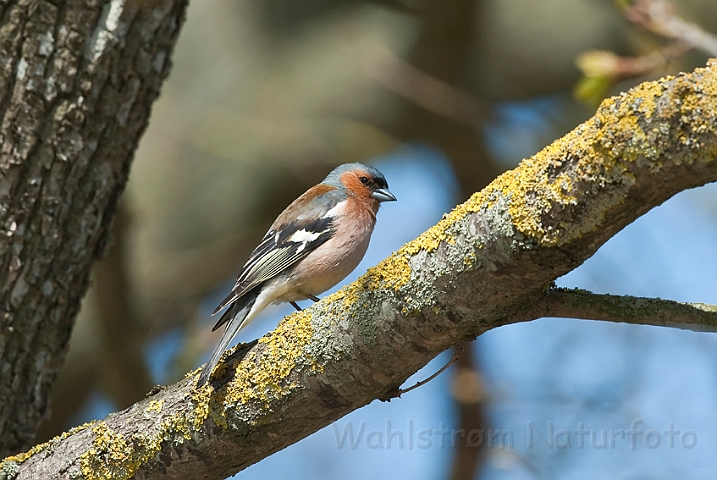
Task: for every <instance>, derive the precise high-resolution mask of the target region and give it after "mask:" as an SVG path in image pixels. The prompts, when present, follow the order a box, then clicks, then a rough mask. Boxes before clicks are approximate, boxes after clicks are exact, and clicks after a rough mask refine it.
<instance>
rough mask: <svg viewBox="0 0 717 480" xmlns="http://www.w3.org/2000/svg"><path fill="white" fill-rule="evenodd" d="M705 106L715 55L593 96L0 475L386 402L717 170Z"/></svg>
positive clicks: (178, 450)
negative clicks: (588, 110)
mask: <svg viewBox="0 0 717 480" xmlns="http://www.w3.org/2000/svg"><path fill="white" fill-rule="evenodd" d="M715 112H717V64H711V65H710V66H709V67H708V68H705V69H698V70H696V71H694V72H692V73H689V74H684V75H680V76H679V77H675V78H666V79H663V80H660V81H658V82H649V83H645V84H643V85H641V86H639V87H637V88H636V89H633V90H632V91H631V92H629V93H627V94H623V95H620V96H619V97H614V98H611V99H608V100H606V101H605V102H603V104H602V106H601V107H600V109H599V110H598V111H597V113H596V114H595V116H594V117H593V118H592V119H590V120H588V121H587V122H586V123H584V124H582V125H580V126H578V127H577V128H576V129H575V130H574V131H573V132H571V133H570V134H568V135H566V136H565V137H563V138H561V139H559V140H557V141H556V142H555V143H553V144H552V145H550V146H549V147H547V148H546V149H544V150H543V151H542V152H540V153H538V154H537V155H535V156H533V157H531V158H529V159H526V160H524V161H523V162H522V163H521V164H520V165H519V166H518V167H517V168H516V169H514V170H512V171H510V172H507V173H505V174H504V175H501V176H500V177H498V178H497V179H496V180H495V181H494V182H493V183H491V185H489V186H488V187H486V188H485V189H484V190H483V191H481V192H480V193H477V194H475V195H473V196H472V197H471V199H470V200H468V201H467V202H465V203H464V204H462V205H459V206H458V207H457V208H456V209H455V210H454V211H453V212H451V213H450V214H448V215H446V216H445V217H444V218H443V220H441V222H439V223H438V224H437V225H436V226H435V227H433V228H431V229H430V230H428V231H427V232H425V233H424V234H423V235H421V236H420V237H419V238H417V239H416V240H414V241H412V242H410V243H408V244H407V245H405V246H404V247H402V248H401V249H400V250H399V251H398V252H396V253H395V254H393V255H392V256H391V257H389V258H387V259H386V260H384V261H383V262H381V263H380V264H379V265H378V266H376V267H374V268H372V269H370V270H369V271H368V272H367V273H366V274H365V275H364V276H363V277H361V278H360V279H359V280H358V281H356V282H354V283H353V284H351V285H349V286H347V287H345V288H344V289H342V290H341V291H339V292H338V293H336V294H334V295H331V296H329V297H327V298H325V299H324V300H323V301H321V302H319V303H317V304H315V305H314V306H312V307H311V308H309V309H307V310H304V311H302V312H297V313H294V314H293V315H291V316H289V317H287V318H285V319H284V320H283V321H282V322H281V323H280V324H279V326H278V327H277V329H276V330H274V331H273V332H271V333H270V334H268V335H266V336H265V337H263V338H261V339H260V340H259V341H258V343H256V344H255V345H248V346H243V347H240V348H239V349H238V350H237V351H236V352H235V353H234V354H233V357H234V358H233V359H232V360H231V361H230V362H227V363H225V364H224V368H223V370H222V368H221V367H220V369H219V371H218V372H217V375H218V377H219V378H215V379H214V381H213V383H212V384H211V385H207V386H205V387H203V388H202V389H201V390H199V391H195V390H194V383H195V381H196V372H195V373H193V374H191V375H190V376H189V377H188V378H186V379H184V380H183V381H181V382H179V383H177V384H175V385H172V386H170V387H168V388H166V389H164V390H162V391H160V392H156V393H155V394H154V395H152V396H151V397H149V398H147V399H145V400H143V401H141V402H139V403H137V404H135V405H133V406H132V407H130V408H129V409H127V410H125V411H123V412H119V413H116V414H112V415H110V416H109V417H107V418H106V419H105V420H104V421H100V422H95V423H92V424H89V425H86V426H83V427H80V428H78V429H76V430H74V431H72V432H69V433H68V434H67V435H64V436H61V437H58V438H57V439H56V440H54V441H51V442H50V443H48V444H46V445H43V446H40V447H37V448H36V449H34V450H33V451H31V452H29V453H28V454H23V455H19V456H16V457H12V458H8V459H6V460H5V461H4V462H3V463H2V465H1V466H0V478H13V479H31V478H46V479H55V478H65V477H70V478H88V479H89V478H110V479H119V478H122V479H124V478H130V477H133V478H136V479H155V478H164V479H173V478H176V479H179V478H198V479H199V478H206V479H214V478H216V479H219V478H224V477H226V476H228V475H231V474H233V473H235V472H237V471H239V470H242V469H243V468H246V467H247V466H249V465H251V464H253V463H255V462H257V461H259V460H261V459H262V458H264V457H266V456H268V455H270V454H272V453H274V452H276V451H278V450H281V449H282V448H284V447H286V446H288V445H290V444H292V443H294V442H296V441H298V440H300V439H302V438H304V437H306V436H307V435H309V434H311V433H313V432H315V431H316V430H318V429H320V428H322V427H324V426H326V425H328V424H330V423H331V422H333V421H335V420H337V419H338V418H340V417H342V416H343V415H345V414H347V413H348V412H350V411H352V410H355V409H357V408H360V407H361V406H363V405H366V404H368V403H370V402H371V401H373V400H374V399H377V398H385V397H386V396H387V394H388V393H389V392H390V391H392V390H393V389H395V388H396V387H397V386H399V385H401V384H402V383H403V382H404V381H405V380H406V378H408V377H409V376H410V375H411V374H412V373H414V372H415V371H416V370H418V369H419V368H420V367H422V366H423V365H425V364H426V363H427V362H428V361H429V360H431V359H432V358H433V357H435V356H436V355H437V354H439V353H440V352H442V351H444V350H445V349H447V348H449V347H450V346H451V345H454V344H455V343H457V342H458V341H460V340H463V339H470V338H474V337H475V336H477V335H479V334H481V333H483V332H485V331H487V330H489V329H492V328H494V327H497V326H500V325H505V324H508V323H514V322H517V321H525V320H529V319H533V318H535V314H536V312H535V305H536V304H540V303H541V302H544V301H545V300H544V299H545V296H546V292H548V291H549V289H550V286H551V284H552V282H553V281H554V280H555V279H556V278H557V277H559V276H561V275H564V274H565V273H567V272H568V271H570V270H572V269H574V268H575V267H577V266H578V265H580V264H581V263H582V262H583V261H585V260H586V259H587V258H588V257H590V256H591V255H592V254H593V253H594V252H595V250H597V248H598V247H599V246H600V245H602V244H603V243H604V242H605V241H607V240H608V239H609V238H610V237H611V236H612V235H614V234H615V233H616V232H617V231H619V230H620V229H621V228H623V227H624V226H625V225H627V224H629V223H630V222H632V221H633V220H634V219H635V218H637V217H638V216H639V215H641V214H643V213H645V212H646V211H648V210H649V209H650V208H652V207H654V206H656V205H659V204H660V203H662V202H663V201H665V200H666V199H668V198H669V197H670V196H672V195H674V194H675V193H677V192H679V191H681V190H684V189H686V188H690V187H694V186H698V185H702V184H704V183H707V182H710V181H714V180H715V179H717V162H715V156H716V155H717V119H715ZM556 310H557V308H556ZM541 314H542V313H541ZM3 475H4V477H3Z"/></svg>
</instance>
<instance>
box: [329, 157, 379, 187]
mask: <svg viewBox="0 0 717 480" xmlns="http://www.w3.org/2000/svg"><path fill="white" fill-rule="evenodd" d="M357 169H360V170H364V171H365V172H366V173H368V174H369V175H371V176H372V177H373V180H374V182H376V183H377V184H378V185H380V186H382V187H384V186H385V187H388V183H387V182H386V177H384V176H383V173H381V172H379V171H378V170H377V169H375V168H373V167H371V166H369V165H364V164H363V163H358V162H354V163H344V164H343V165H339V166H338V167H336V168H334V169H333V170H331V173H329V174H328V175H327V176H326V178H325V179H324V181H323V182H321V183H323V184H325V185H331V186H332V187H341V180H340V178H339V177H341V174H342V173H346V172H350V171H351V170H357Z"/></svg>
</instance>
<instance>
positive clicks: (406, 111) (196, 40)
mask: <svg viewBox="0 0 717 480" xmlns="http://www.w3.org/2000/svg"><path fill="white" fill-rule="evenodd" d="M643 1H644V0H643ZM629 5H631V4H630V3H627V4H626V3H625V2H622V4H621V5H619V6H616V5H615V4H613V2H612V1H611V0H541V1H533V0H454V1H448V2H445V1H436V0H405V1H401V0H374V1H360V0H341V1H336V0H334V1H328V0H234V1H231V2H226V1H219V0H201V1H195V2H192V3H191V5H190V7H189V12H188V18H187V22H186V24H185V26H184V29H183V32H182V35H181V37H180V39H179V43H178V45H177V48H176V51H175V54H174V59H173V62H174V67H173V71H172V74H171V76H170V78H169V79H168V80H167V82H166V83H165V85H164V87H163V90H162V94H161V97H160V99H159V100H158V102H157V103H156V105H155V107H154V110H153V113H152V118H151V121H150V126H149V128H148V130H147V132H146V133H145V135H144V137H143V138H142V140H141V143H140V147H139V149H138V151H137V154H136V160H135V162H134V166H133V170H132V173H131V176H130V182H129V185H128V188H127V192H126V193H125V195H124V197H123V199H122V204H121V208H120V211H119V213H118V217H117V220H116V222H115V224H114V227H113V228H114V233H113V244H112V246H111V247H110V248H109V249H108V252H107V255H106V258H104V259H103V260H102V261H101V262H100V263H99V264H98V265H97V268H96V270H95V272H94V275H93V279H94V281H93V287H92V289H91V290H90V292H89V294H88V295H87V298H86V299H85V302H84V305H83V309H82V312H81V314H80V317H79V319H78V321H77V326H76V328H75V331H74V333H73V339H72V344H71V349H70V352H69V354H68V356H67V360H66V364H65V367H64V369H63V371H62V373H61V375H60V378H59V379H58V381H57V384H56V386H55V390H54V393H53V397H52V405H51V409H52V416H51V417H50V418H48V419H47V421H46V422H45V423H44V424H43V425H42V427H41V430H40V434H39V436H40V438H39V439H38V440H44V439H47V438H48V437H50V436H52V435H55V434H57V433H59V432H61V431H62V430H64V429H66V428H68V427H70V426H72V425H73V424H76V423H79V422H81V421H84V420H87V419H91V418H99V417H102V416H103V415H104V414H106V413H108V412H109V411H112V410H116V409H120V408H124V407H127V406H128V405H130V404H131V403H133V402H135V401H137V400H139V399H141V398H143V397H144V395H145V394H146V393H147V392H148V391H149V390H150V388H151V387H152V386H153V385H154V384H156V383H160V382H161V383H171V382H173V381H176V380H178V379H179V378H181V376H182V375H184V374H185V373H186V372H187V371H189V370H191V369H192V368H195V367H197V366H198V365H199V364H200V363H201V362H202V361H203V360H204V359H205V356H206V355H207V353H208V351H209V350H210V349H211V347H212V346H213V345H214V344H215V342H216V341H217V338H218V337H217V336H216V334H211V333H210V329H211V327H212V325H213V322H212V320H211V319H210V317H209V315H208V313H209V311H210V310H211V308H213V306H214V303H216V301H218V300H219V299H220V297H222V296H223V294H224V293H225V291H226V290H228V288H229V286H230V284H231V282H232V280H233V278H234V276H235V275H236V273H237V272H238V269H239V267H240V265H241V264H242V263H243V261H244V259H245V258H246V256H247V254H248V252H249V251H250V250H251V248H252V247H253V246H255V244H256V243H257V241H258V239H259V238H261V236H262V235H263V233H264V232H265V231H266V229H267V227H268V226H269V225H270V223H271V221H272V220H273V219H274V218H275V216H276V215H277V214H278V213H279V212H280V211H281V210H282V209H283V208H284V207H285V206H286V205H287V204H288V203H289V202H290V201H291V200H293V199H294V198H295V197H296V196H298V195H299V194H300V193H301V192H303V191H304V190H305V189H306V188H308V187H309V186H310V185H312V184H314V183H316V182H317V181H319V180H320V179H321V178H323V176H324V175H325V174H326V173H327V172H328V171H329V170H330V169H331V168H332V167H333V166H335V165H337V164H339V163H344V162H352V161H363V162H375V161H376V160H377V159H378V160H379V162H380V166H381V168H382V169H384V168H385V170H386V171H384V173H385V174H386V176H387V178H388V180H389V183H390V184H391V186H392V189H394V188H393V187H394V185H398V187H397V189H398V190H401V191H402V194H401V193H400V192H397V195H398V196H399V202H398V203H399V204H401V203H403V205H402V206H400V208H402V210H396V212H400V213H396V212H394V213H393V214H389V213H386V212H387V211H388V208H391V207H392V206H389V207H388V208H384V211H382V213H381V214H380V215H379V222H378V223H379V227H381V228H382V229H383V230H382V232H384V233H381V235H384V236H383V237H380V238H381V239H377V240H376V241H375V242H374V243H375V244H377V245H378V246H379V247H381V248H383V250H381V249H379V250H376V248H378V247H376V248H375V247H374V246H373V245H372V252H373V253H372V254H371V253H370V255H369V257H370V258H371V261H372V262H373V263H375V262H376V261H378V260H379V259H380V258H382V257H383V256H385V255H387V254H388V253H389V252H390V251H391V249H395V248H397V247H398V246H400V245H401V243H403V242H404V241H407V240H409V239H411V238H412V237H413V236H415V235H417V234H418V233H420V231H421V230H422V229H424V228H426V227H428V226H430V225H431V224H432V223H434V222H435V221H436V220H437V219H438V218H440V215H441V213H442V212H444V211H447V210H449V209H450V208H451V206H452V205H455V204H456V203H457V202H459V201H461V200H462V199H465V198H467V197H468V196H469V195H470V194H471V193H472V192H474V191H477V190H479V189H480V188H482V187H483V186H485V185H486V184H487V183H488V182H490V181H491V180H492V179H493V178H494V177H495V176H496V175H498V174H499V173H500V172H501V171H503V170H505V169H507V168H510V167H511V166H514V165H515V164H517V162H518V161H519V160H520V159H521V158H522V157H524V156H527V155H530V154H532V153H534V152H535V151H537V150H538V149H540V148H541V147H542V146H544V145H546V144H548V143H550V142H551V141H552V140H553V139H555V138H557V137H559V136H560V135H561V134H563V133H565V132H566V131H568V130H570V129H572V128H573V127H574V126H576V125H577V124H578V123H579V122H580V121H582V120H583V119H585V118H587V117H589V116H590V115H591V113H592V112H593V111H594V107H595V100H596V99H599V98H600V96H601V95H602V94H606V93H610V92H613V93H614V92H617V91H620V90H622V89H624V88H627V87H629V85H630V84H631V83H636V82H639V81H642V80H645V79H649V78H651V77H659V76H662V75H664V74H668V73H675V72H677V71H681V70H691V69H693V68H694V67H695V66H697V65H700V64H704V62H705V60H706V58H707V56H706V54H705V53H704V52H703V51H699V50H690V48H682V49H680V51H679V55H672V56H669V57H667V56H663V57H664V58H663V57H660V58H662V59H663V60H664V61H662V62H660V61H658V62H653V63H652V64H650V68H649V69H645V70H644V71H639V72H634V71H633V72H632V74H630V75H621V74H614V75H613V74H612V73H611V72H609V71H607V70H609V67H605V65H604V63H600V64H599V65H598V67H597V69H598V73H597V75H593V76H592V77H591V76H590V74H586V77H584V78H582V80H581V75H582V74H581V72H580V70H579V69H578V68H577V67H576V58H579V57H580V55H581V54H584V53H585V52H590V51H594V50H601V51H605V52H612V54H613V55H614V57H610V58H617V57H618V56H621V58H630V57H631V56H632V57H640V56H645V55H651V54H653V57H654V54H655V52H658V53H659V52H660V51H661V49H664V48H665V46H666V45H668V44H670V42H671V41H672V40H674V39H670V38H665V36H664V35H663V36H662V37H661V36H660V35H656V34H655V33H654V32H650V31H646V29H644V28H639V26H636V24H635V22H634V21H633V22H632V23H631V22H630V21H629V20H628V19H627V18H626V15H624V8H626V6H629ZM675 13H676V14H678V15H679V17H681V18H683V19H686V20H688V21H695V22H696V23H697V24H699V26H700V27H701V28H703V29H704V30H706V31H717V2H715V1H714V0H675ZM653 57H651V58H653ZM603 58H604V57H599V58H598V60H600V59H603ZM590 60H592V64H591V65H592V67H593V68H592V70H590V65H589V66H588V73H590V72H592V73H594V72H595V63H596V61H597V60H595V57H591V58H590V59H588V63H589V64H590ZM597 63H599V62H597ZM584 64H585V62H583V65H582V67H581V68H583V71H585V65H584ZM606 69H607V70H606ZM595 76H597V77H599V79H600V80H599V81H598V83H597V84H596V83H595V81H594V78H595ZM628 77H630V78H628ZM591 78H592V79H593V80H591ZM586 81H587V82H588V84H587V85H586V83H585V82H586ZM590 81H592V82H593V83H590ZM576 87H577V90H576V91H577V94H578V96H580V97H581V99H582V100H583V101H582V102H580V101H576V100H574V96H573V91H574V89H576ZM591 102H592V103H591ZM390 173H392V174H393V175H394V176H393V177H392V176H391V175H390ZM421 175H422V176H421ZM408 182H410V183H408ZM438 189H440V192H438V191H437V190H438ZM710 198H711V197H710ZM421 201H425V202H427V203H425V204H422V203H421ZM411 202H413V205H411ZM708 203H709V202H708ZM397 208H399V206H398V204H397ZM382 215H393V216H392V217H388V218H390V219H391V220H387V217H383V218H382ZM382 221H383V222H386V224H385V225H382ZM401 222H403V223H401ZM409 223H410V224H409ZM377 235H379V232H377ZM384 238H388V239H390V240H383V239H384ZM377 252H378V253H377ZM371 255H373V256H371ZM369 265H370V264H369ZM365 267H366V265H363V264H362V266H361V267H359V270H361V269H364V270H365ZM362 271H363V270H362ZM358 273H360V272H357V273H356V274H358ZM605 275H607V276H609V274H607V273H606V274H605ZM610 285H612V284H610V283H609V282H608V284H607V287H606V290H608V291H609V290H610ZM570 286H575V285H570ZM628 290H629V288H628ZM612 293H623V292H614V291H613V292H612ZM624 293H631V292H624ZM696 300H700V299H696ZM702 300H704V301H707V299H702ZM278 312H279V313H277V312H275V313H273V314H271V315H272V316H273V317H274V321H276V320H277V317H278V316H280V313H282V312H285V311H284V310H279V311H278ZM271 327H272V324H269V325H267V324H264V325H263V326H260V327H259V328H260V330H256V331H254V330H252V331H251V332H249V333H251V334H253V335H254V336H251V335H250V334H249V333H247V334H243V335H242V338H241V339H242V340H245V341H246V340H249V339H251V338H256V336H258V335H261V334H263V333H264V332H265V331H267V330H268V329H270V328H271ZM516 328H518V327H516ZM527 328H531V327H530V326H527ZM216 333H219V332H216ZM487 348H488V350H490V347H487ZM509 351H510V350H509ZM501 352H502V355H508V356H510V353H505V352H504V351H501ZM478 358H486V356H485V354H481V351H480V350H475V348H474V347H468V348H467V349H466V352H465V353H464V355H463V356H462V357H461V361H460V364H459V366H458V367H453V368H452V369H451V370H450V371H449V373H447V374H444V375H443V379H442V380H439V381H438V382H436V384H437V386H435V387H430V388H429V387H424V388H423V389H420V390H418V391H416V392H412V393H411V394H410V395H412V396H413V398H415V399H423V400H421V402H423V405H424V406H428V405H444V404H443V403H441V401H440V400H436V399H435V398H436V397H440V398H445V399H446V400H445V401H446V402H449V406H444V407H436V408H437V409H438V412H437V413H435V412H434V413H435V414H436V415H438V416H439V417H440V414H441V412H443V413H445V414H446V415H447V416H449V417H450V418H452V420H451V421H450V422H448V420H446V422H447V423H451V422H452V423H451V424H453V425H458V426H461V427H465V428H467V429H469V428H488V426H489V425H490V423H494V422H496V421H498V420H499V417H497V416H495V415H494V414H491V413H490V412H491V411H492V410H491V409H493V410H495V411H499V410H500V408H501V407H500V402H502V401H505V398H501V396H500V395H497V396H496V394H495V392H494V394H493V395H491V394H490V393H488V394H487V393H486V389H488V390H489V389H490V388H489V387H486V386H485V385H484V380H483V378H482V377H481V376H480V375H479V373H478V371H479V370H480V368H479V367H478V365H477V364H476V362H477V359H478ZM489 359H490V358H489ZM555 361H556V362H560V361H562V360H555ZM432 366H433V364H432ZM439 366H440V362H439V363H438V364H436V368H438V367H439ZM440 382H450V385H448V383H445V384H444V385H443V386H441V384H440ZM421 390H424V391H423V392H422V391H421ZM499 390H500V389H499ZM446 392H449V393H448V394H447V393H446ZM407 397H408V395H407ZM399 401H402V402H406V403H404V407H405V408H407V409H408V410H409V411H410V410H411V408H413V407H408V405H413V404H412V403H410V402H411V401H412V402H414V403H415V402H417V401H419V400H406V399H401V400H399ZM436 402H438V403H436ZM496 402H498V403H499V405H497V406H496ZM372 407H373V406H372ZM392 407H393V408H395V406H394V404H393V402H392V404H391V405H381V406H379V407H376V408H380V409H382V410H380V412H386V411H387V410H386V408H392ZM416 408H418V407H416ZM535 408H537V407H535ZM486 409H487V410H486ZM496 409H497V410H496ZM364 411H366V409H363V410H361V411H359V412H355V414H354V415H356V414H360V413H361V412H364ZM446 412H448V413H446ZM378 415H379V417H380V416H381V415H384V417H382V418H385V415H386V413H379V414H378ZM489 417H490V418H491V422H490V423H488V422H487V420H486V419H487V418H489ZM355 418H360V417H355ZM440 418H442V417H440ZM533 418H538V417H533ZM540 418H542V417H540ZM441 421H442V420H441ZM534 421H535V420H534ZM435 423H437V421H433V424H435ZM327 435H328V434H327ZM312 438H313V437H312ZM310 440H311V439H308V440H307V441H306V442H309V445H317V444H316V442H315V441H314V443H313V444H311V443H310ZM302 443H305V442H302ZM324 443H327V442H324ZM328 443H329V444H330V445H328V446H326V445H325V444H324V445H323V447H316V448H324V450H323V452H324V453H315V455H314V456H312V454H309V456H308V457H307V456H306V451H307V448H309V447H306V446H304V447H301V448H302V449H303V450H300V451H301V452H304V453H302V457H301V458H303V462H309V463H311V462H318V463H321V462H327V461H328V460H327V458H329V457H332V453H331V452H333V451H335V450H336V446H335V445H334V444H333V443H332V441H331V440H329V441H328ZM311 448H313V447H311ZM332 449H333V450H332ZM289 450H291V449H289ZM289 450H287V451H289ZM448 450H450V451H448V452H443V453H441V454H440V455H438V454H436V455H435V457H436V458H435V461H434V462H433V463H431V464H430V466H426V467H425V468H424V469H423V470H421V472H422V473H421V474H420V475H416V476H418V477H422V478H445V477H451V478H456V479H458V478H476V476H480V474H481V473H480V472H481V471H486V472H488V473H485V475H487V477H486V478H488V477H491V476H492V478H499V475H498V476H496V475H497V474H496V473H495V472H496V471H500V472H504V473H505V472H508V473H510V474H511V475H512V474H514V473H515V470H511V468H518V470H519V471H522V472H523V473H525V472H527V474H526V475H527V478H533V477H539V476H543V474H545V471H543V470H541V468H538V467H535V466H532V467H530V466H529V467H526V466H525V462H523V463H521V462H518V464H520V465H522V466H519V467H515V465H516V463H515V462H512V463H511V462H508V463H506V462H505V461H503V462H502V463H501V461H494V462H493V463H492V465H493V467H491V468H492V470H491V469H488V470H482V469H481V465H483V464H484V462H483V460H484V459H485V458H486V457H485V456H483V455H482V454H481V452H482V451H483V449H476V448H470V449H461V448H456V449H448ZM312 451H313V450H312ZM317 452H318V450H317ZM327 452H328V453H327ZM370 453H375V452H370ZM384 453H385V452H384ZM432 453H433V452H432V451H429V453H428V454H429V455H431V454H432ZM499 453H500V455H497V456H496V455H492V457H495V458H498V459H500V458H503V459H504V458H506V453H505V452H502V453H501V452H499ZM424 454H425V452H424ZM280 455H285V453H284V452H282V453H281V454H279V455H275V456H273V457H272V458H271V459H270V460H271V461H273V462H282V461H283V462H284V463H288V465H289V467H286V466H285V467H282V468H287V470H286V472H291V466H292V465H293V464H292V461H293V460H291V458H293V457H290V456H288V457H287V456H285V457H280ZM286 455H290V454H286ZM277 457H280V458H279V460H275V458H277ZM281 458H284V460H281ZM297 458H298V457H297ZM332 458H333V457H332ZM367 458H369V459H370V460H368V461H375V462H378V463H379V464H381V465H384V463H382V462H390V460H388V459H387V457H385V456H380V457H375V456H374V457H367ZM396 458H397V459H398V458H399V457H396ZM295 461H296V462H299V461H302V460H295ZM397 461H399V462H400V460H397ZM412 461H413V460H412ZM267 462H269V460H267V461H266V462H262V464H260V465H264V464H265V463H267ZM332 462H333V463H332V464H331V465H332V467H331V468H329V467H326V469H325V470H322V469H321V468H318V467H315V470H312V471H311V475H310V476H311V478H341V477H346V478H367V476H369V477H381V476H388V475H387V474H385V472H389V471H392V470H391V469H390V468H388V467H386V470H379V472H381V471H383V472H384V474H377V475H370V474H368V473H367V474H366V476H364V475H361V473H362V472H361V471H356V472H353V473H351V474H349V473H348V472H347V471H346V470H344V469H342V468H341V466H340V465H342V464H337V463H336V462H337V460H335V459H334V460H332ZM506 465H507V466H506ZM404 466H405V465H404ZM252 468H253V467H252ZM262 468H264V469H266V468H269V467H262ZM277 468H279V467H277ZM536 468H537V470H536ZM359 470H360V469H359ZM260 471H263V470H260ZM277 471H278V472H281V471H283V470H281V469H279V470H277ZM277 471H274V473H276V472H277ZM491 471H492V472H493V473H490V472H491ZM250 472H251V470H250V471H248V472H246V475H247V476H251V473H250ZM331 472H333V473H331ZM336 472H341V474H338V475H337V473H336ZM541 472H542V473H541ZM552 473H555V472H552ZM257 475H258V473H257ZM511 475H509V476H511ZM299 476H300V475H299ZM513 476H521V475H512V476H511V478H512V477H513ZM523 476H525V475H523ZM548 477H549V478H555V477H554V476H552V474H551V475H548ZM633 478H636V477H633Z"/></svg>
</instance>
